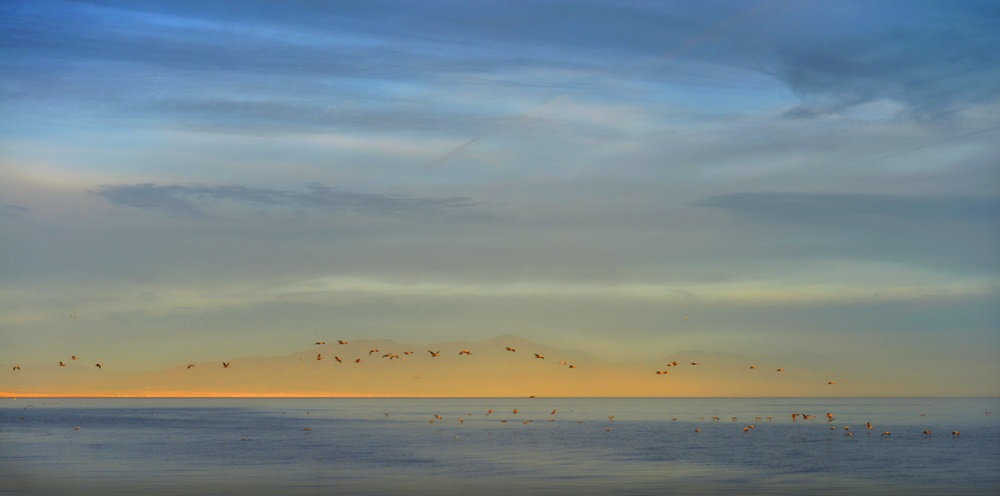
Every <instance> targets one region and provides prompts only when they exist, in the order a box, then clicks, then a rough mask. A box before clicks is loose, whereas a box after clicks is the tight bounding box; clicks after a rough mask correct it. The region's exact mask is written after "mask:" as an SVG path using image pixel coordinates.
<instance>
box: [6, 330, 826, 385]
mask: <svg viewBox="0 0 1000 496" xmlns="http://www.w3.org/2000/svg"><path fill="white" fill-rule="evenodd" d="M337 344H339V345H346V344H348V342H347V341H345V340H342V339H341V340H337ZM313 345H314V346H323V345H326V341H316V342H315V343H313ZM505 351H508V352H512V353H514V352H517V349H516V348H514V347H512V346H506V347H505ZM376 353H383V352H381V351H379V349H378V348H372V349H371V350H369V351H368V355H369V356H371V355H374V354H376ZM427 353H428V354H429V355H430V358H437V357H440V356H441V351H440V350H436V351H435V350H427ZM413 354H414V352H413V351H404V352H402V356H400V354H399V353H394V352H387V353H383V354H382V355H381V358H385V359H388V360H397V359H401V358H405V357H407V356H410V355H413ZM458 354H459V355H472V351H471V350H468V349H462V350H459V352H458ZM534 357H535V358H536V359H540V360H544V359H545V356H544V355H542V354H540V353H534ZM323 358H324V357H323V354H322V353H317V354H316V360H323ZM77 359H78V357H77V356H76V355H73V356H72V357H71V360H77ZM333 359H334V360H335V361H336V362H337V363H344V358H342V357H340V356H334V357H333ZM353 361H354V363H361V361H362V360H361V358H360V357H358V358H355V359H354V360H353ZM559 364H560V365H565V366H566V367H568V368H571V369H575V368H577V367H576V365H574V364H571V363H568V362H567V361H566V360H560V361H559ZM690 364H691V365H692V366H698V365H700V363H699V362H690ZM230 365H231V362H222V368H225V369H228V368H230ZM680 365H681V363H680V362H677V361H672V362H669V363H667V364H666V367H678V366H680ZM59 366H60V367H65V366H66V363H65V362H63V361H62V360H60V361H59ZM94 367H96V368H98V369H100V368H103V366H102V365H101V364H100V363H95V364H94ZM194 367H195V365H194V364H188V365H187V368H188V369H192V368H194ZM757 368H758V367H757V365H750V370H756V369H757ZM13 370H14V371H20V370H21V366H20V365H14V368H13ZM784 371H785V369H784V368H778V369H776V370H775V372H784ZM656 374H657V375H668V374H670V371H669V370H665V369H661V370H657V371H656ZM836 383H837V382H836V381H828V382H827V383H826V384H827V385H834V384H836Z"/></svg>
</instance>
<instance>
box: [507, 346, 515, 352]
mask: <svg viewBox="0 0 1000 496" xmlns="http://www.w3.org/2000/svg"><path fill="white" fill-rule="evenodd" d="M507 351H517V350H515V349H514V348H511V347H510V346H508V347H507Z"/></svg>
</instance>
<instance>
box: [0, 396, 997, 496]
mask: <svg viewBox="0 0 1000 496" xmlns="http://www.w3.org/2000/svg"><path fill="white" fill-rule="evenodd" d="M998 401H1000V400H998V399H997V398H930V399H927V398H921V399H919V400H915V399H913V398H831V399H824V398H808V399H797V398H752V399H706V398H684V399H669V398H648V399H635V398H618V399H612V398H545V399H541V398H535V399H531V400H528V399H526V398H464V399H461V398H449V399H431V398H420V399H416V398H410V399H307V398H302V399H54V400H51V401H46V402H45V404H44V405H43V406H35V407H33V408H31V409H25V408H24V407H23V406H19V405H18V403H19V402H17V401H15V400H11V399H5V400H0V406H2V407H0V494H11V495H48V494H61V495H76V494H81V495H82V494H101V495H126V494H127V495H134V494H143V495H147V494H153V495H157V494H164V495H167V494H169V495H178V494H182V495H183V494H191V495H194V494H234V495H235V494H239V495H255V494H282V495H306V494H361V495H365V494H368V495H383V494H399V495H447V494H486V495H488V494H501V493H503V494H518V495H530V494H545V495H560V494H565V495H607V494H622V495H648V494H732V495H754V494H758V495H801V494H824V495H841V494H842V495H855V494H899V495H904V494H905V495H911V494H928V495H930V494H982V495H991V496H992V495H995V494H1000V471H998V470H997V467H1000V416H996V417H994V416H989V415H985V414H984V412H987V411H991V410H993V409H996V408H997V406H998V405H997V403H998ZM915 402H919V404H920V409H919V410H920V411H919V412H916V411H914V408H913V405H914V403H915ZM491 409H492V410H495V412H512V411H513V410H515V409H518V410H519V412H518V414H517V417H514V416H513V414H509V415H503V414H499V413H494V414H492V415H487V414H483V415H477V414H474V413H472V412H487V411H488V410H491ZM555 410H558V412H559V413H558V415H556V416H555V417H554V418H552V419H551V421H547V422H531V421H523V422H522V417H523V418H524V419H549V417H550V416H551V412H552V411H555ZM286 412H287V413H290V414H292V415H286ZM827 412H831V413H834V414H835V424H830V423H828V421H827V418H828V417H826V416H825V414H826V413H827ZM791 413H804V414H808V415H816V418H815V419H808V420H802V419H801V418H800V419H798V420H796V421H793V420H792V419H791ZM306 414H308V415H309V424H308V427H307V428H306V427H305V426H303V425H301V423H300V422H299V421H298V420H296V419H301V416H302V415H306ZM390 414H391V415H390ZM438 417H440V418H438ZM612 417H613V418H614V421H613V425H614V429H610V427H611V424H612V421H611V420H609V419H610V418H612ZM712 417H722V418H727V419H728V418H731V417H737V418H739V419H744V418H745V419H749V420H752V423H753V427H752V428H751V427H749V425H748V424H747V423H743V422H742V421H741V422H713V421H712V420H711V418H712ZM758 417H759V418H760V420H757V418H758ZM768 417H772V418H773V420H767V418H768ZM22 418H23V419H22ZM510 419H514V420H516V421H512V422H505V420H510ZM428 420H435V422H428ZM869 422H870V423H871V425H872V427H873V428H871V429H869V428H866V424H867V423H869ZM830 425H834V426H835V427H836V428H835V429H831V428H830ZM77 427H78V428H77ZM886 431H890V432H892V436H891V437H883V436H881V433H882V432H886ZM925 431H927V432H931V433H932V434H925ZM955 431H960V432H961V435H960V436H955V435H953V434H952V433H953V432H955ZM845 432H850V433H852V434H854V435H852V436H847V435H845V434H844V433H845ZM248 441H252V442H248Z"/></svg>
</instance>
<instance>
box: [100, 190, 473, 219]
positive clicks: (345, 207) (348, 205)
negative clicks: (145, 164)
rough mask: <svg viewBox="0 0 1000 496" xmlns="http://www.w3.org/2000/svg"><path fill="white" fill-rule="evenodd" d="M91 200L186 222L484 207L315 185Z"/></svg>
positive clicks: (114, 193)
mask: <svg viewBox="0 0 1000 496" xmlns="http://www.w3.org/2000/svg"><path fill="white" fill-rule="evenodd" d="M94 194H95V195H98V196H102V197H104V198H106V199H107V200H108V201H110V202H111V203H114V204H116V205H121V206H127V207H133V208H139V209H150V210H161V211H164V212H168V213H170V214H173V215H181V216H192V217H205V216H207V213H206V212H205V208H206V207H207V206H208V205H210V204H211V203H213V202H233V203H237V204H243V205H251V206H267V207H290V208H303V209H310V210H319V211H334V212H356V213H372V214H381V215H417V216H420V215H436V214H442V213H450V212H462V211H469V210H477V209H478V210H480V211H481V210H482V209H483V208H484V207H485V206H486V205H485V204H484V203H482V202H476V201H474V200H472V199H471V198H467V197H450V198H429V197H414V196H410V195H404V194H370V193H353V192H348V191H339V190H336V189H333V188H330V187H327V186H323V185H318V184H312V185H308V186H307V187H306V191H305V192H295V191H284V190H276V189H268V188H249V187H245V186H206V185H193V186H186V185H162V186H159V185H156V184H152V183H147V184H131V185H114V186H110V185H109V186H102V187H100V188H99V189H98V190H97V191H96V192H94Z"/></svg>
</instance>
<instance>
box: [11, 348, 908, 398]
mask: <svg viewBox="0 0 1000 496" xmlns="http://www.w3.org/2000/svg"><path fill="white" fill-rule="evenodd" d="M508 348H510V349H513V350H514V351H510V350H509V349H508ZM463 351H466V352H467V353H465V352H463ZM431 352H434V353H436V354H437V356H432V353H431ZM536 354H537V355H538V356H536ZM539 357H544V358H539ZM338 358H339V361H338ZM675 362H676V364H675ZM223 363H227V364H228V366H224V365H223ZM692 363H695V364H697V365H693V364H692ZM66 365H67V366H64V367H60V366H58V365H52V364H46V365H44V366H32V365H22V367H21V370H18V371H12V370H6V371H2V372H0V374H2V378H3V380H2V383H0V396H3V397H17V396H144V397H148V396H154V397H155V396H162V397H188V396H206V397H215V396H221V397H224V396H251V397H254V396H288V397H312V396H315V397H379V396H403V397H524V396H539V397H543V396H548V397H553V396H562V397H573V396H601V397H616V396H618V397H639V396H652V397H661V396H666V397H670V396H685V397H699V396H706V397H708V396H731V397H732V396H758V397H767V396H854V395H857V396H864V395H899V394H898V393H899V392H898V391H897V392H896V393H897V394H887V393H888V392H887V391H870V390H869V389H865V388H864V387H859V386H860V385H861V384H863V378H860V377H849V376H847V375H846V374H844V373H835V371H830V370H810V369H797V368H794V367H788V366H785V365H783V364H775V363H763V362H760V361H757V360H755V359H754V358H752V357H749V356H745V355H740V354H733V353H704V352H686V353H676V354H673V355H670V356H665V357H664V358H663V360H657V361H653V362H628V363H623V362H610V361H607V360H604V359H602V358H600V357H597V356H594V355H591V354H587V353H582V352H577V351H571V350H563V349H557V348H553V347H550V346H546V345H543V344H540V343H536V342H533V341H529V340H527V339H524V338H520V337H516V336H510V335H505V336H499V337H497V338H494V339H490V340H487V341H480V342H470V341H456V342H450V343H433V344H413V343H399V342H395V341H390V340H385V339H363V340H356V341H350V342H348V343H346V344H339V343H337V342H336V341H334V342H328V343H325V344H317V345H314V346H312V347H310V348H308V349H304V350H302V351H299V352H295V353H292V354H290V355H284V356H267V357H244V358H233V359H220V360H219V361H215V362H199V363H184V364H178V365H177V366H174V367H171V368H167V369H164V370H158V371H152V372H123V371H116V370H114V367H113V366H110V367H109V366H105V367H102V368H100V369H98V368H97V367H95V366H94V364H90V363H78V362H71V363H69V364H66ZM108 365H111V364H108ZM751 367H753V368H751ZM779 368H782V369H784V370H783V371H781V372H779V371H778V369H779ZM829 382H835V384H829ZM903 394H905V392H904V393H903Z"/></svg>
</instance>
